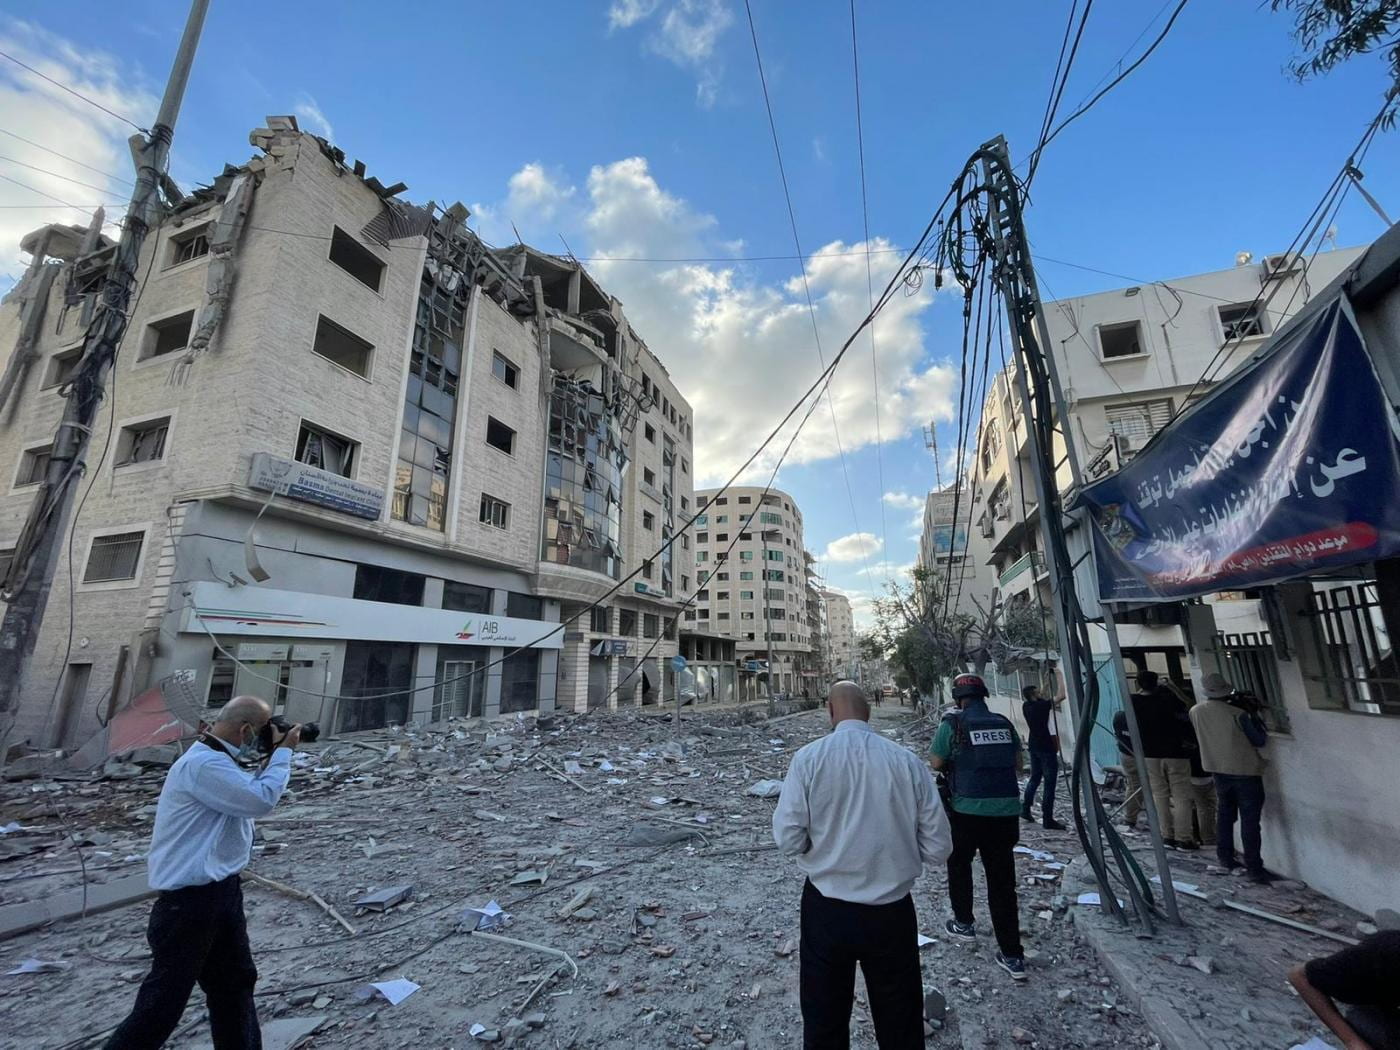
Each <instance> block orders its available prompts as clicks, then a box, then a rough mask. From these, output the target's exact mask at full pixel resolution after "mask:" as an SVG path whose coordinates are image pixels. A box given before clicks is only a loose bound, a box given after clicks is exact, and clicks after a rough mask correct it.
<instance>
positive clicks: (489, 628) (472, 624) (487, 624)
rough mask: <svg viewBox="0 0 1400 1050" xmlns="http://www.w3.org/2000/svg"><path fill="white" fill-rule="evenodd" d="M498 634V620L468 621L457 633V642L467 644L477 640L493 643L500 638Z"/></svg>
mask: <svg viewBox="0 0 1400 1050" xmlns="http://www.w3.org/2000/svg"><path fill="white" fill-rule="evenodd" d="M500 633H501V624H500V621H498V620H468V621H467V622H466V623H464V624H462V629H461V630H460V631H458V632H457V640H458V641H459V642H467V641H470V640H471V639H473V638H479V639H481V640H482V641H487V640H491V641H495V640H497V639H498V638H499V637H500Z"/></svg>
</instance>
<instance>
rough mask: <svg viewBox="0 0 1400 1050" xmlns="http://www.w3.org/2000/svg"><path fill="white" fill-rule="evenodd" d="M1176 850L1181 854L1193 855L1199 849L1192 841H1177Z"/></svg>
mask: <svg viewBox="0 0 1400 1050" xmlns="http://www.w3.org/2000/svg"><path fill="white" fill-rule="evenodd" d="M1176 848H1177V849H1179V850H1181V851H1182V852H1183V853H1194V852H1196V851H1197V850H1198V849H1200V848H1201V847H1200V846H1199V845H1198V844H1197V843H1196V842H1195V840H1193V839H1178V840H1177V841H1176Z"/></svg>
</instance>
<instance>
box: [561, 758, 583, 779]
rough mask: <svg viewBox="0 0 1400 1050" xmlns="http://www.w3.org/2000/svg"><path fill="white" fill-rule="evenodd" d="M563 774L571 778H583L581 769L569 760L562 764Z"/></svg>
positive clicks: (572, 760)
mask: <svg viewBox="0 0 1400 1050" xmlns="http://www.w3.org/2000/svg"><path fill="white" fill-rule="evenodd" d="M564 772H565V773H566V774H568V775H569V776H571V777H581V776H583V767H582V766H581V765H579V764H578V763H577V762H576V761H574V759H572V758H571V759H569V760H568V761H566V762H565V763H564Z"/></svg>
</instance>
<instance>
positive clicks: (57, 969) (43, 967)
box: [5, 959, 73, 977]
mask: <svg viewBox="0 0 1400 1050" xmlns="http://www.w3.org/2000/svg"><path fill="white" fill-rule="evenodd" d="M72 968H73V964H72V963H69V962H62V961H61V960H54V961H52V962H51V961H49V960H48V959H25V960H24V962H22V963H20V964H19V965H18V966H16V967H15V968H14V969H13V970H6V971H5V976H6V977H11V976H13V975H14V974H17V973H62V972H63V971H64V970H71V969H72Z"/></svg>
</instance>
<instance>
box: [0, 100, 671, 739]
mask: <svg viewBox="0 0 1400 1050" xmlns="http://www.w3.org/2000/svg"><path fill="white" fill-rule="evenodd" d="M251 140H252V142H253V144H254V145H255V146H257V147H260V149H261V151H262V152H261V153H260V154H259V155H257V156H255V157H253V159H252V160H250V161H249V162H248V163H246V164H244V165H242V166H240V167H237V168H233V167H230V168H227V169H226V170H225V172H224V174H222V175H221V176H219V177H218V178H217V179H215V180H214V183H213V185H212V186H211V187H209V188H207V189H203V190H200V191H198V192H196V193H195V194H193V195H191V196H188V197H185V198H184V199H183V200H182V201H180V202H179V203H177V204H175V205H174V206H173V207H172V208H171V209H170V213H169V215H168V216H167V218H166V219H165V221H164V222H163V223H162V224H161V225H160V227H159V228H157V229H155V230H153V231H152V233H151V235H150V236H149V237H148V238H147V240H146V243H145V246H144V249H143V256H142V259H141V266H140V271H139V273H140V274H141V283H140V284H139V287H138V292H137V297H136V299H135V302H134V306H133V308H132V312H131V317H130V323H129V327H128V330H127V334H126V338H125V340H124V343H123V345H122V347H121V349H120V353H119V356H118V358H117V361H116V364H115V366H114V368H113V370H112V372H111V374H110V377H109V384H108V386H109V405H108V406H104V409H103V411H102V412H101V413H100V415H99V420H98V423H97V425H96V427H95V429H94V433H93V435H92V442H91V446H90V448H91V451H90V453H89V463H90V466H89V473H88V477H87V479H86V480H85V482H84V486H85V488H87V489H88V491H87V493H86V498H85V501H84V502H83V504H82V510H81V514H80V515H79V516H78V518H77V520H76V521H75V522H72V523H71V526H72V536H71V546H72V552H73V557H72V559H71V562H72V565H73V567H74V573H73V576H72V578H71V579H70V577H69V575H68V570H67V564H66V563H67V561H68V559H65V558H63V557H60V558H59V559H58V568H57V571H56V573H55V576H54V580H53V587H52V591H51V594H50V600H49V603H48V608H47V612H46V615H45V617H44V619H43V622H42V626H41V628H40V633H39V636H38V640H37V644H36V646H35V655H34V658H33V660H32V661H31V662H30V666H29V669H28V672H27V674H26V677H25V680H24V683H23V689H22V701H21V706H20V709H19V711H18V712H17V714H16V720H15V723H14V728H13V731H12V734H11V740H12V741H20V740H24V741H28V742H29V743H31V744H34V745H37V746H57V747H66V748H72V747H76V746H80V745H81V744H83V743H84V742H85V741H86V740H87V739H88V738H90V737H92V735H93V733H94V731H95V729H96V728H97V725H98V720H99V717H100V718H101V719H102V720H103V721H105V720H106V719H107V716H110V715H112V714H114V713H116V712H119V711H121V710H122V709H124V708H125V707H126V706H127V705H128V704H129V703H130V702H131V701H132V700H133V699H134V698H138V697H143V698H150V697H152V696H158V697H159V698H161V699H163V700H164V701H165V702H166V703H167V704H168V706H169V707H170V708H171V710H174V711H176V712H177V713H179V714H181V715H182V716H183V717H185V720H186V721H188V720H189V717H190V712H196V713H199V712H203V711H204V710H206V709H207V708H208V707H212V706H214V705H217V704H219V703H221V702H222V701H224V700H226V699H228V698H229V697H232V696H234V695H238V694H240V693H253V694H256V695H260V696H264V697H266V698H268V699H269V700H270V701H272V702H273V703H274V705H275V707H276V709H277V710H278V711H279V712H284V713H286V715H287V717H289V718H293V719H309V718H316V719H318V720H319V721H321V722H323V723H325V724H327V725H328V726H329V727H330V728H331V729H333V730H341V731H349V730H355V729H364V728H373V727H378V726H383V725H387V724H390V723H402V722H406V721H409V720H419V721H430V720H437V719H441V718H444V717H448V716H454V715H456V716H477V715H483V716H490V715H496V714H505V713H512V712H520V711H533V710H550V709H554V708H557V707H565V708H570V709H582V708H585V707H588V706H598V705H599V704H602V703H606V704H609V705H617V704H627V703H641V702H649V701H650V702H654V701H655V700H657V699H659V698H660V690H661V688H662V683H663V681H664V674H663V671H662V667H663V666H665V664H666V661H668V660H669V658H670V657H671V656H673V655H674V654H675V653H676V651H677V642H676V616H677V610H678V608H679V600H678V598H677V593H678V590H683V589H684V588H685V586H686V585H687V582H688V578H689V577H690V576H691V574H692V573H693V569H692V567H691V561H690V553H691V552H690V551H689V550H688V549H687V548H686V547H685V546H684V545H682V544H671V545H670V546H667V543H666V541H667V540H668V539H669V538H671V536H672V535H673V531H672V530H674V528H675V523H676V521H677V519H678V516H679V515H682V514H685V513H686V512H687V509H688V505H689V503H690V500H691V499H692V496H691V490H690V483H689V476H690V457H691V451H690V449H691V435H692V429H691V427H692V419H691V415H690V410H689V407H688V405H687V404H686V402H685V401H684V399H683V398H682V397H681V396H680V394H679V393H678V392H677V391H676V390H675V388H674V386H673V385H672V384H671V383H670V381H669V379H668V377H667V376H666V373H665V369H664V368H662V367H661V365H660V362H659V361H658V360H657V359H656V358H655V356H654V355H653V354H652V353H651V352H650V351H649V350H648V349H647V348H646V346H645V344H644V343H643V342H642V341H641V339H640V338H638V337H637V335H636V333H635V332H634V331H633V330H632V329H631V327H630V325H628V324H627V322H626V318H625V316H624V314H623V312H622V309H621V306H620V304H619V303H618V302H617V300H616V299H614V298H612V297H610V296H608V295H607V294H606V293H604V292H603V291H602V290H601V289H600V288H599V287H598V286H597V285H596V283H594V282H593V281H592V280H591V278H589V276H588V275H587V274H586V273H585V272H584V271H583V270H582V268H581V267H579V266H578V264H576V263H573V262H571V261H567V260H561V259H556V258H554V257H552V256H547V255H544V254H543V253H539V252H535V251H533V250H531V249H528V248H524V247H517V248H515V249H508V250H504V251H493V250H492V249H489V248H488V247H487V246H486V245H485V244H484V243H483V242H481V240H480V239H479V238H478V237H476V235H475V234H474V233H472V232H471V230H470V229H468V228H467V226H466V219H467V217H468V214H467V210H466V209H465V208H464V207H462V206H461V205H454V206H453V207H451V208H447V209H442V208H438V207H434V206H428V207H426V208H418V207H415V206H413V205H410V204H407V203H405V202H403V201H402V200H400V199H399V198H398V193H400V192H401V191H402V189H403V187H402V186H396V187H391V188H388V189H386V188H385V187H384V185H383V183H381V182H380V181H379V180H377V179H375V178H373V177H366V175H365V167H364V165H363V164H361V163H360V162H358V161H357V162H354V163H353V165H352V164H349V163H347V161H346V158H345V156H344V154H343V153H341V152H340V151H339V150H336V149H335V148H334V147H332V146H331V145H329V144H328V143H326V142H325V141H324V140H321V139H318V138H316V137H314V136H311V135H308V134H304V133H301V132H300V131H299V130H298V129H297V126H296V122H295V120H294V119H292V118H289V117H280V118H269V119H268V126H267V127H265V128H259V129H256V130H255V131H254V132H253V133H252V135H251ZM39 234H41V236H38V237H37V239H35V238H33V237H32V238H27V239H26V247H29V248H30V250H31V251H32V252H33V253H34V260H33V263H32V265H31V266H30V268H29V271H28V272H27V273H26V274H25V276H24V278H23V279H22V280H21V281H20V282H19V284H18V285H17V286H16V287H15V288H14V289H13V290H12V291H11V293H10V294H9V295H8V296H7V297H6V300H5V302H4V304H3V306H0V346H4V347H5V349H6V351H7V352H8V351H10V350H11V348H14V347H16V344H17V341H18V340H19V336H20V334H21V332H22V331H25V330H27V327H26V326H33V325H35V324H37V328H36V329H35V330H37V331H38V332H39V338H38V339H37V341H36V342H34V343H33V344H32V345H26V347H25V348H24V352H22V353H14V352H12V353H11V354H10V359H9V361H8V363H7V365H6V376H7V377H10V378H12V379H13V386H12V388H10V393H9V403H8V404H6V405H5V406H4V407H5V414H4V417H3V420H0V461H3V462H4V463H5V464H7V465H6V466H5V467H4V468H3V469H5V470H8V471H10V477H11V481H10V483H9V486H8V489H7V490H5V491H4V493H3V495H0V553H3V555H4V558H3V559H0V567H4V568H6V569H8V564H7V563H8V561H9V560H11V559H12V558H13V549H14V545H15V540H16V538H17V537H18V534H19V531H20V527H21V525H22V523H23V521H24V519H25V515H26V513H27V511H28V509H29V506H30V504H31V502H32V500H33V497H34V493H35V492H36V491H37V489H38V482H39V480H40V479H41V478H42V476H43V472H44V465H45V463H46V461H47V451H48V447H49V446H50V444H51V442H52V436H53V432H54V429H55V427H56V425H57V422H58V419H59V416H60V415H61V412H62V408H63V399H62V397H61V396H59V391H60V390H61V389H62V384H63V382H64V380H65V378H66V377H67V376H68V375H69V374H71V372H72V370H73V368H74V367H75V365H76V363H77V357H78V353H79V351H80V348H81V346H82V339H83V332H84V328H85V327H86V325H87V323H88V321H89V320H90V319H91V317H92V315H93V312H94V310H95V308H96V299H97V295H98V293H99V289H100V286H101V276H102V274H103V272H104V270H105V266H106V262H107V259H108V258H109V257H110V253H111V251H112V247H111V245H110V244H109V243H107V242H106V241H104V240H102V239H100V238H96V237H95V236H94V237H90V238H88V243H80V242H81V241H82V240H83V231H74V230H71V229H68V228H63V227H53V228H46V230H44V231H39ZM31 244H32V245H33V246H32V247H30V246H31ZM104 450H105V454H101V453H103V451H104ZM634 569H636V570H640V571H639V574H638V577H637V580H636V581H630V580H629V581H628V582H627V583H626V584H625V586H624V587H623V589H622V590H621V591H619V592H618V594H617V595H616V596H615V598H613V599H610V600H609V602H608V608H607V611H606V613H603V612H602V611H601V610H593V611H592V613H591V614H587V613H585V615H583V616H582V618H581V619H580V620H579V621H577V622H574V623H567V624H561V621H568V620H569V619H570V618H571V617H572V616H573V615H574V614H575V613H577V612H579V611H581V610H584V609H586V605H587V603H588V602H591V601H594V600H596V599H597V598H599V597H600V596H602V595H603V594H605V593H606V592H607V591H608V590H609V589H610V588H611V587H613V586H615V585H616V584H618V583H620V582H622V581H623V580H625V579H626V578H627V577H628V575H629V573H630V572H632V571H633V570H634ZM70 593H71V595H72V608H73V616H72V623H71V628H72V637H73V639H74V641H73V644H72V645H67V644H66V639H67V637H68V635H69V628H70V623H69V618H68V615H67V606H68V596H69V594H70ZM594 639H607V640H608V642H609V644H608V645H607V646H606V647H605V648H604V649H603V650H600V652H599V655H598V656H597V659H598V660H601V663H595V657H594V656H593V655H591V653H592V649H593V648H594V647H595V646H594V645H592V644H591V643H592V642H593V640H594ZM653 641H655V642H656V645H655V646H654V647H653V646H652V642H653ZM644 654H645V655H644ZM55 696H56V697H57V702H56V703H52V704H51V703H50V698H51V697H55Z"/></svg>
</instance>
